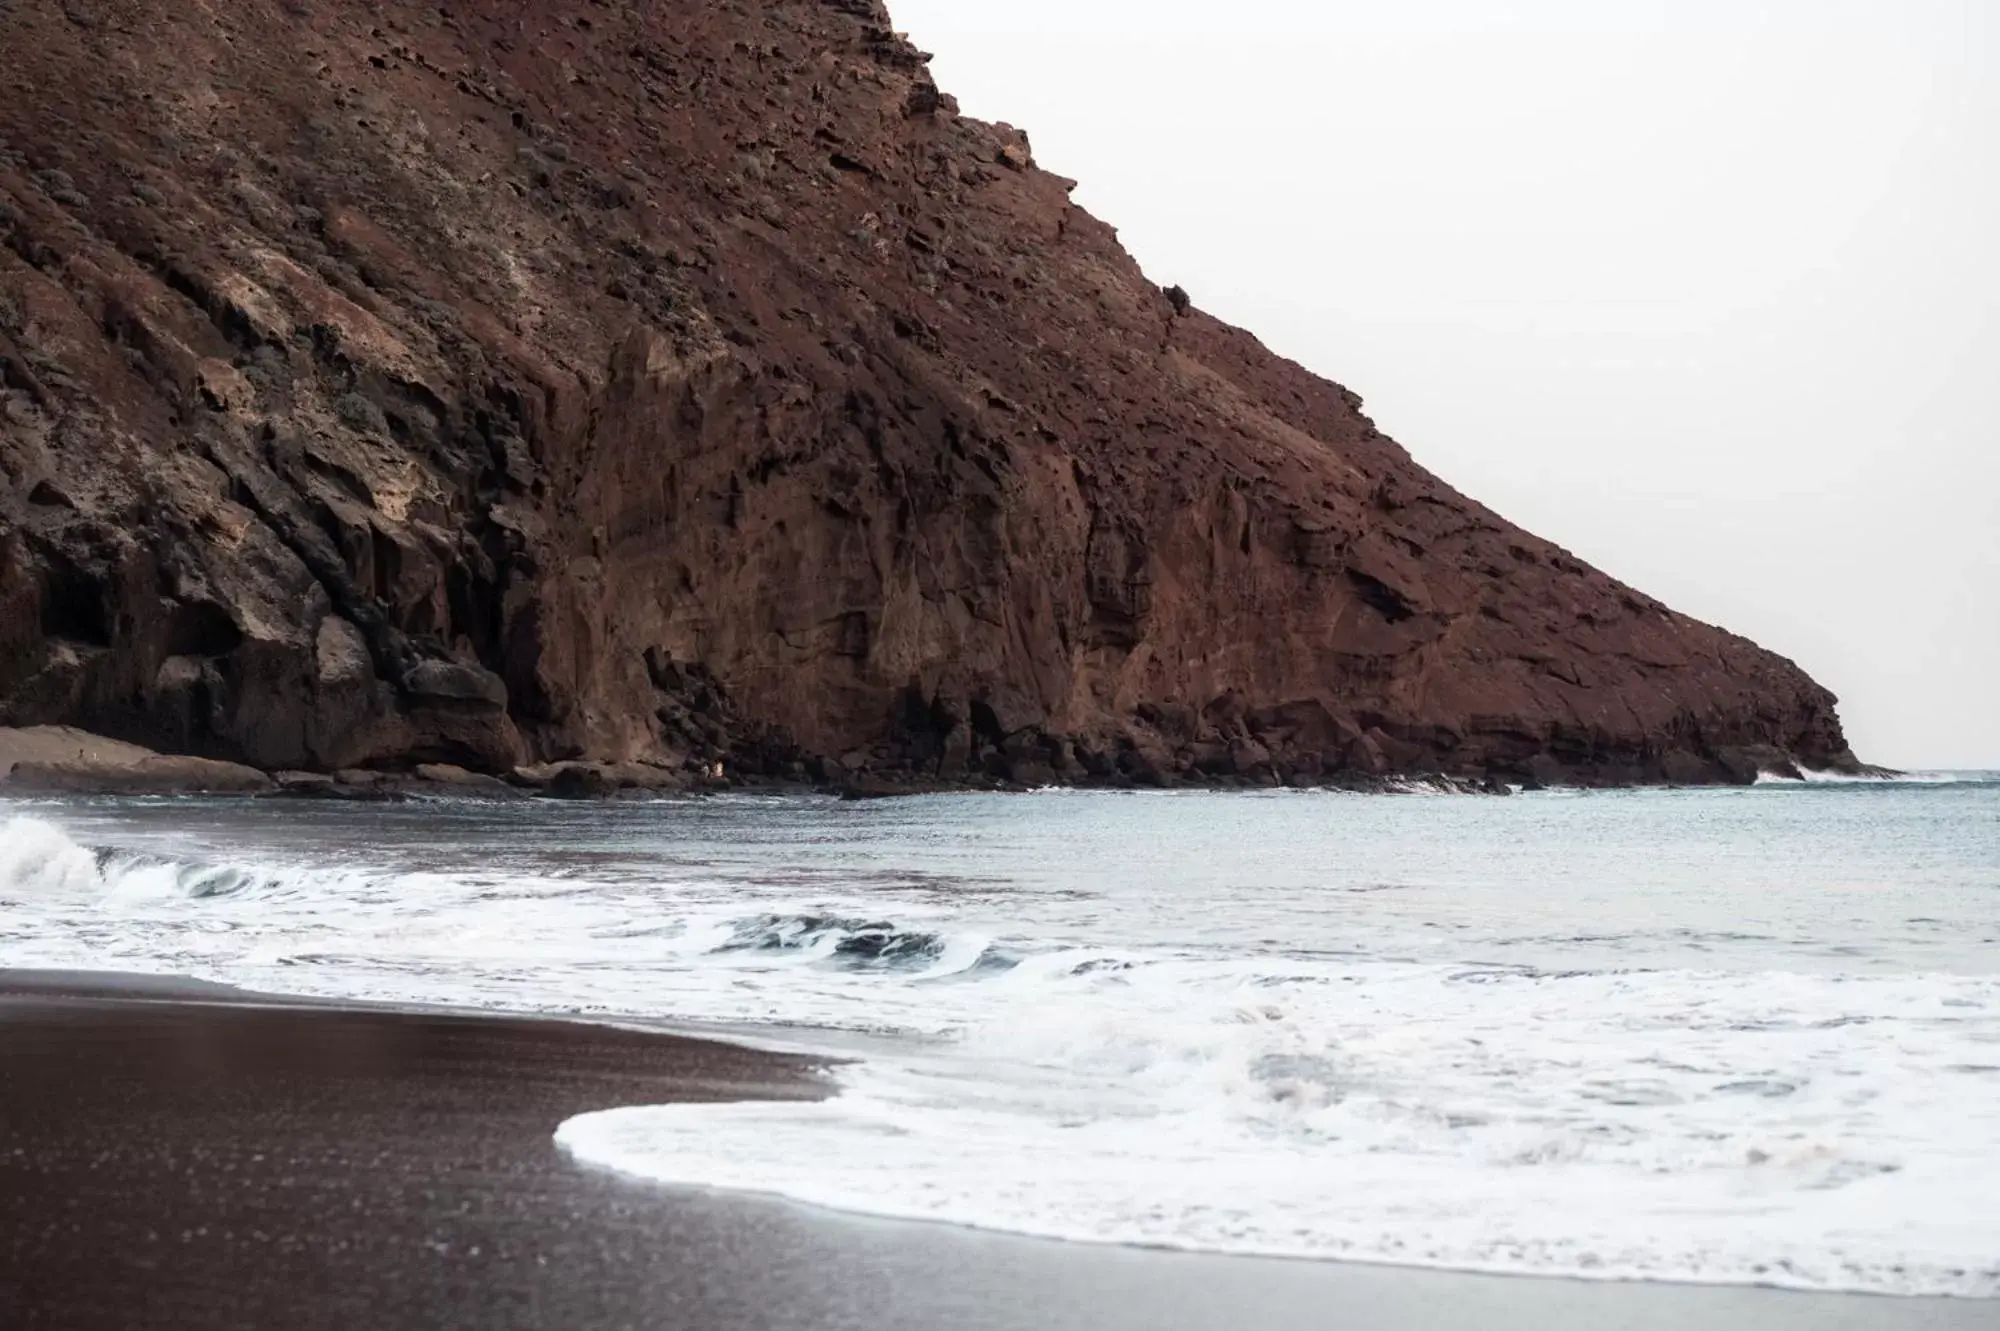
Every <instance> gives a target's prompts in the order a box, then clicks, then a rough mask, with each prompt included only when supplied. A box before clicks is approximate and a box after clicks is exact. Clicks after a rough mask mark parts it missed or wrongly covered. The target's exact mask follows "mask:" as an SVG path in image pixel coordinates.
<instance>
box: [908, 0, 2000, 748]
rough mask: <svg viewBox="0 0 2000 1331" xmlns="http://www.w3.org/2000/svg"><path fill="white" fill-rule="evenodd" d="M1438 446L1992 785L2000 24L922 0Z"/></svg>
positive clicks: (974, 94)
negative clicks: (1984, 772)
mask: <svg viewBox="0 0 2000 1331" xmlns="http://www.w3.org/2000/svg"><path fill="white" fill-rule="evenodd" d="M890 4H891V6H892V11H893V13H894V15H895V18H896V20H897V25H898V26H899V27H901V28H904V29H906V30H907V31H909V32H910V34H911V35H912V37H914V38H915V39H916V41H917V42H918V44H919V45H921V46H922V47H924V49H926V50H929V51H933V52H935V53H936V54H937V61H936V63H935V65H934V69H935V71H936V73H937V76H938V81H939V82H940V84H941V85H942V86H943V87H944V88H945V89H946V90H947V91H949V92H954V93H956V94H957V95H958V96H959V98H960V100H961V101H962V102H963V104H964V109H965V110H966V112H967V113H968V114H972V115H977V116H980V117H982V118H985V119H993V120H1007V121H1010V122H1011V123H1013V124H1015V125H1018V126H1020V127H1022V128H1024V129H1026V130H1027V131H1028V132H1029V134H1030V135H1031V136H1032V138H1033V140H1034V144H1035V151H1036V156H1037V158H1038V159H1039V160H1040V161H1041V163H1042V164H1043V165H1044V166H1047V167H1048V168H1050V169H1051V170H1054V171H1058V172H1061V173H1062V174H1065V175H1069V176H1075V177H1077V178H1079V179H1080V180H1081V181H1082V182H1083V185H1082V188H1081V189H1079V190H1078V192H1077V198H1078V200H1079V202H1081V203H1083V204H1084V205H1085V206H1087V207H1089V208H1090V209H1091V210H1092V211H1093V212H1095V213H1097V214H1098V215H1099V216H1101V217H1103V218H1105V219H1106V220H1107V221H1110V222H1111V223H1112V224H1114V225H1116V226H1117V227H1119V228H1120V233H1121V235H1122V237H1123V239H1124V241H1125V243H1126V245H1127V247H1128V248H1129V249H1130V250H1131V251H1132V252H1133V253H1134V254H1135V255H1136V256H1137V257H1138V259H1139V261H1140V262H1141V263H1142V264H1143V265H1144V266H1145V268H1146V270H1147V272H1148V274H1149V275H1150V276H1151V277H1153V278H1154V279H1155V280H1156V281H1159V282H1161V283H1163V284H1170V283H1175V282H1178V283H1180V284H1182V285H1183V286H1185V287H1187V288H1188V290H1189V291H1190V292H1191V293H1192V294H1193V296H1194V298H1195V300H1196V302H1197V303H1198V304H1200V305H1201V306H1202V307H1203V308H1205V309H1207V310H1209V311H1211V312H1213V313H1215V314H1217V315H1220V316H1221V317H1223V318H1226V319H1228V320H1230V321H1232V322H1235V323H1240V324H1242V325H1244V326H1246V327H1248V328H1250V329H1252V330H1253V331H1255V332H1256V333H1257V334H1258V335H1259V336H1261V337H1262V338H1263V339H1264V341H1265V342H1266V343H1268V344H1269V345H1270V346H1272V347H1273V348H1274V349H1276V350H1277V351H1279V352H1281V353H1283V354H1285V355H1288V356H1291V357H1293V358H1295V359H1297V360H1299V361H1302V362H1303V363H1304V364H1306V365H1307V366H1309V367H1310V368H1312V369H1314V370H1316V371H1318V372H1319V373H1321V374H1324V375H1327V376H1328V377H1330V378H1333V379H1337V380H1339V381H1340V382H1341V383H1344V384H1346V385H1347V386H1348V387H1350V388H1352V389H1354V390H1355V391H1356V392H1358V393H1360V394H1361V395H1362V396H1363V398H1365V399H1366V401H1367V404H1368V410H1369V412H1370V414H1371V415H1372V416H1374V418H1375V420H1376V422H1377V423H1378V424H1379V425H1381V426H1382V428H1383V429H1385V430H1386V431H1388V432H1389V433H1390V434H1392V435H1394V436H1396V437H1397V438H1398V439H1400V440H1401V441H1402V442H1403V443H1404V444H1405V445H1407V446H1408V447H1409V449H1410V450H1411V452H1412V453H1414V454H1415V455H1416V457H1417V458H1418V460H1419V461H1421V462H1423V463H1424V464H1425V465H1426V466H1428V467H1430V468H1431V469H1432V470H1433V471H1436V472H1437V473H1439V474H1440V475H1442V476H1443V477H1445V478H1446V479H1447V480H1449V481H1451V482H1452V483H1453V484H1455V485H1457V486H1458V487H1459V488H1460V489H1463V490H1465V491H1466V492H1467V493H1469V494H1471V495H1473V496H1474V497H1476V498H1478V499H1480V500H1481V501H1483V502H1485V503H1487V504H1489V505H1491V506H1492V507H1493V508H1495V509H1497V510H1499V511H1500V512H1501V513H1503V514H1505V515H1506V516H1507V517H1509V518H1511V519H1513V520H1515V521H1517V522H1519V523H1521V524H1522V525H1524V526H1527V527H1529V528H1531V529H1532V530H1534V531H1536V532H1538V533H1540V534H1541V535H1543V536H1546V537H1548V538H1549V539H1551V540H1554V541H1557V542H1559V543H1561V544H1563V545H1566V546H1568V547H1569V548H1570V549H1572V550H1574V551H1575V552H1577V553H1578V554H1580V555H1582V556H1583V557H1584V558H1586V559H1589V560H1590V561H1592V562H1593V563H1595V564H1597V565H1599V566H1600V567H1602V568H1604V569H1606V570H1607V571H1609V572H1611V573H1612V574H1614V575H1616V576H1618V577H1620V578H1623V579H1625V580H1626V581H1629V582H1631V583H1634V584H1636V585H1637V586H1639V587H1642V588H1644V589H1645V590H1647V591H1648V592H1651V593H1653V594H1655V595H1657V596H1659V597H1661V598H1662V599H1664V600H1666V601H1668V602H1669V603H1670V604H1672V605H1674V606H1675V607H1676V608H1678V609H1681V610H1684V611H1686V612H1688V613H1690V614H1693V615H1697V616H1700V617H1702V618H1705V619H1709V620H1712V621H1715V622H1718V623H1721V624H1723V625H1725V626H1727V627H1729V628H1732V629H1734V630H1736V631H1737V632H1740V633H1744V634H1747V635H1748V636H1750V637H1753V638H1755V639H1757V640H1758V641H1760V642H1762V643H1764V644H1765V645H1766V646H1769V647H1772V648H1775V649H1776V650H1778V651H1781V652H1784V653H1785V654H1787V655H1789V656H1792V657H1794V658H1796V659H1797V660H1798V661H1799V662H1800V663H1801V664H1802V665H1804V666H1805V667H1806V668H1807V669H1808V670H1809V671H1811V672H1812V673H1813V674H1814V675H1815V676H1816V677H1817V678H1819V679H1820V680H1821V681H1822V682H1823V683H1825V684H1827V685H1828V686H1829V687H1830V688H1832V689H1833V690H1834V691H1835V692H1836V693H1838V694H1839V695H1840V696H1841V699H1842V706H1841V714H1842V716H1843V718H1844V719H1845V721H1846V722H1847V727H1848V734H1849V736H1850V737H1851V738H1852V739H1853V741H1854V744H1855V748H1856V750H1857V751H1858V752H1859V753H1860V754H1861V756H1862V757H1863V758H1864V759H1868V760H1870V761H1875V762H1884V763H1891V764H1896V765H1902V766H1923V767H1932V766H1984V767H2000V685H1997V684H1996V680H2000V89H1996V75H2000V59H1996V54H2000V0H1517V2H1508V0H1372V2H1370V3H1362V2H1361V0H1232V2H1231V3H1227V4H1223V3H1216V2H1215V0H1209V2H1207V3H1192V2H1191V0H1005V2H1004V3H1002V2H1001V0H890Z"/></svg>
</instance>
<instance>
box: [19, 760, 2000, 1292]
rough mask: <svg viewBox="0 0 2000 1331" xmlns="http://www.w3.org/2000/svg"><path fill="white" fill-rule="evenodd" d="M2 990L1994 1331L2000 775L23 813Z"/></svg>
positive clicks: (826, 1167) (689, 1123)
mask: <svg viewBox="0 0 2000 1331" xmlns="http://www.w3.org/2000/svg"><path fill="white" fill-rule="evenodd" d="M0 965H4V966H15V967H82V968H93V969H115V970H131V971H146V972H159V973H171V974H176V975H191V976H196V977H200V978H205V979H212V980H221V981H226V982H232V983H236V984H241V985H246V986H250V987H253V988H258V989H265V990H275V991H282V992H291V993H300V994H315V995H337V996H347V997H359V998H371V999H391V1000H402V1001H413V1002H420V1003H436V1004H449V1005H456V1006H473V1007H491V1008H499V1009H507V1010H511V1011H536V1012H554V1013H565V1014H580V1015H584V1016H587V1017H591V1018H594V1019H599V1020H609V1021H618V1022H625V1023H637V1024H645V1025H665V1026H671V1027H675V1028H681V1029H690V1028H692V1029H696V1030H703V1031H711V1032H721V1033H724V1034H726V1035H730V1036H733V1037H736V1038H741V1039H748V1040H751V1041H753V1042H758V1043H763V1044H768V1045H773V1046H777V1047H783V1048H791V1049H807V1050H813V1051H819V1052H824V1053H829V1054H834V1055H839V1056H841V1057H843V1058H845V1059H847V1060H849V1061H847V1062H844V1063H842V1064H841V1065H840V1066H839V1067H838V1068H837V1069H836V1071H835V1074H834V1075H835V1080H836V1081H837V1083H838V1086H839V1088H840V1091H839V1094H837V1095H836V1096H834V1097H833V1098H831V1099H829V1100H827V1101H825V1102H823V1103H818V1104H804V1105H798V1104H786V1105H706V1106H621V1105H606V1106H604V1107H603V1108H602V1110H601V1111H598V1112H594V1113H590V1114H586V1115H583V1116H580V1117H578V1118H575V1119H572V1120H570V1121H569V1122H567V1123H565V1124H563V1125H562V1127H561V1129H560V1130H559V1132H558V1134H557V1140H558V1142H559V1143H560V1144H561V1146H562V1147H563V1148H564V1149H566V1150H568V1151H569V1152H571V1153H572V1154H573V1155H574V1156H575V1157H577V1158H578V1159H579V1160H581V1161H585V1162H588V1163H590V1164H593V1165H598V1166H604V1167H609V1168H612V1169H616V1170H621V1171H625V1172H627V1173H630V1174H634V1175H637V1176H640V1177H644V1178H648V1179H656V1180H659V1181H661V1182H663V1183H668V1184H673V1185H684V1186H695V1187H715V1188H732V1189H751V1190H757V1191H763V1192H770V1193H778V1194H783V1195H786V1196H789V1197H792V1198H795V1199H798V1200H800V1201H803V1202H807V1203H812V1204H817V1205H821V1206H826V1207H832V1208H841V1209H847V1210H853V1211H862V1212H868V1213H873V1214H878V1215H887V1216H899V1217H912V1218H920V1219H928V1220H937V1221H944V1222H951V1223H956V1224H964V1225H977V1226H983V1227H989V1228H995V1229H1003V1230H1012V1231H1019V1232H1023V1233H1030V1234H1040V1235H1047V1236H1051V1237H1059V1238H1065V1239H1073V1240H1082V1241H1098V1242H1121V1243H1141V1244H1153V1245H1163V1246H1174V1247H1183V1248H1191V1249H1208V1250H1219V1251H1231V1252H1254V1253H1265V1254H1278V1255H1287V1256H1294V1257H1302V1258H1348V1259H1358V1260H1369V1261H1382V1262H1395V1263H1411V1264H1420V1265H1433V1266H1446V1267H1458V1268H1466V1269H1474V1270H1486V1271H1507V1272H1524V1273H1542V1274H1562V1275H1573V1276H1585V1277H1598V1278H1623V1279H1662V1280H1686V1281H1712V1282H1742V1283H1762V1284H1776V1285H1785V1286H1795V1287H1801V1288H1814V1289H1842V1290H1865V1291H1872V1292H1878V1293H1889V1294H1953V1295H1961V1296H1970V1297H1987V1298H1996V1297H2000V780H1996V779H1991V778H1981V777H1976V776H1975V777H1963V778H1945V777H1940V778H1936V779H1932V780H1928V781H1922V782H1896V783H1886V782H1865V783H1814V784H1804V785H1801V784H1796V783H1775V784H1766V785H1763V786H1759V787H1756V788H1754V789H1749V790H1704V791H1634V792H1616V793H1591V794H1580V793H1565V792H1546V793H1539V794H1533V795H1524V796H1520V797H1517V798H1514V799H1504V800H1503V799H1486V798H1468V797H1432V798H1424V797H1418V796H1356V795H1342V794H1329V793H1302V792H1285V793H1271V794H1197V793H1146V794H1113V793H1089V794H1083V793H1061V792H1046V793H1041V794H1035V795H1022V796H969V795H968V796H945V797H936V798H922V799H910V800H900V801H890V802H881V803H841V802H838V801H833V800H824V799H816V798H783V799H778V798H752V797H743V798H733V797H732V798H721V799H711V800H700V801H666V802H660V803H652V804H614V805H564V804H543V803H521V804H506V805H481V804H476V803H450V802H437V803H415V804H407V805H392V806H355V805H338V804H306V803H254V804H252V803H232V802H199V801H175V800H159V801H71V802H49V803H14V804H9V805H0Z"/></svg>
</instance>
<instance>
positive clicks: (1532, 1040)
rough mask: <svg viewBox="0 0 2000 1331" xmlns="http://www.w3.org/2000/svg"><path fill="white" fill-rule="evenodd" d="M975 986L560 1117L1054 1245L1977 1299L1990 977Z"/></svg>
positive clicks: (1138, 979)
mask: <svg viewBox="0 0 2000 1331" xmlns="http://www.w3.org/2000/svg"><path fill="white" fill-rule="evenodd" d="M982 983H983V984H984V985H985V986H987V987H988V988H990V989H991V990H992V991H993V992H992V993H991V994H990V995H989V998H990V999H991V1000H992V1001H991V1003H990V1005H989V1008H990V1010H989V1015H988V1016H987V1017H986V1018H985V1019H984V1020H983V1021H980V1022H977V1023H975V1024H973V1025H972V1026H970V1027H969V1028H968V1029H966V1030H965V1031H964V1032H963V1033H962V1035H961V1036H960V1037H959V1039H958V1040H957V1041H956V1043H955V1044H953V1045H952V1046H951V1047H949V1048H946V1049H942V1050H930V1051H926V1052H920V1053H912V1054H906V1055H904V1056H902V1057H898V1058H879V1057H878V1058H876V1059H872V1060H870V1061H868V1062H865V1063H862V1064H859V1065H854V1066H851V1067H848V1068H844V1069H843V1070H842V1071H841V1073H840V1081H841V1083H842V1089H841V1093H840V1094H839V1095H838V1096H837V1097H835V1098H833V1099H831V1100H828V1101H826V1102H823V1103H819V1104H807V1105H796V1104H778V1105H669V1106H652V1107H632V1108H621V1109H611V1110H606V1111H601V1112H597V1113H591V1114H585V1115H581V1116H579V1117H577V1118H573V1119H571V1120H569V1121H568V1122H567V1123H565V1124H563V1125H562V1127H561V1129H560V1130H559V1132H558V1133H557V1140H558V1142H559V1143H560V1144H561V1145H562V1146H563V1147H564V1148H565V1149H566V1150H568V1151H569V1152H571V1153H572V1154H573V1155H574V1156H576V1157H577V1158H578V1159H580V1160H583V1161H587V1162H590V1163H593V1164H597V1165H600V1166H603V1167H607V1168H611V1169H614V1170H618V1171H622V1172H625V1173H629V1174H633V1175H637V1176H640V1177H644V1178H649V1179H654V1180H658V1181H661V1182H666V1183H673V1184H682V1185H692V1186H701V1187H718V1188H728V1189H738V1190H747V1191H755V1192H765V1193H774V1194H780V1195H784V1196H787V1197H791V1198H794V1199H796V1200H800V1201H804V1202H808V1203H812V1204H816V1205H822V1206H827V1207H832V1208H838V1209H846V1210H853V1211H859V1212H867V1213H872V1214H877V1215H885V1216H893V1217H901V1218H911V1219H923V1220H935V1221H945V1222H951V1223H956V1224H962V1225H970V1226H979V1227H984V1228H993V1229H1004V1230H1012V1231H1018V1232H1022V1233H1028V1234H1038V1235H1045V1236H1048V1237H1054V1238H1063V1239H1071V1240H1086V1241H1096V1242H1117V1243H1140V1244H1152V1245H1161V1246H1170V1247H1186V1248H1194V1249H1204V1250H1214V1251H1232V1252H1245V1253H1265V1254H1273V1255H1285V1256H1296V1257H1340V1258H1350V1259H1365V1260H1370V1261H1379V1262H1394V1263H1410V1264H1419V1265H1437V1266H1449V1267H1457V1268H1464V1269H1474V1270H1487V1271H1508V1272H1522V1273H1539V1274H1564V1275H1574V1276H1593V1277H1600V1278H1634V1279H1664V1280H1682V1281H1704V1282H1743V1283H1767V1284H1775V1285H1785V1286H1793V1287H1798V1288H1810V1289H1843V1290H1866V1291H1874V1292H1878V1293H1900V1294H1919V1293H1926V1294H1957V1295H1971V1296H2000V1221H1996V1220H1995V1219H1994V1218H1993V1211H1992V1198H1993V1197H1994V1196H1995V1195H2000V1151H1996V1148H1995V1143H1996V1142H2000V1067H1995V1066H1989V1065H1991V1064H1996V1063H2000V1043H1996V1040H2000V984H1996V983H1995V982H1993V981H1991V980H1967V979H1964V978H1961V977H1910V978H1907V979H1899V980H1883V981H1868V982H1858V983H1857V982H1841V981H1833V980H1806V979H1803V978H1801V977H1796V976H1787V975H1768V976H1717V975H1699V974H1686V973H1650V974H1625V975H1618V974H1609V975H1607V974H1594V975H1575V976H1543V975H1529V974H1518V973H1509V972H1490V973H1485V974H1481V973H1478V972H1471V971H1456V970H1441V969H1437V968H1428V967H1406V966H1389V967H1384V968H1381V969H1371V968H1367V967H1361V968H1349V969H1347V970H1345V971H1344V972H1338V971H1327V970H1317V969H1314V968H1300V967H1290V968H1277V969H1264V970H1252V969H1244V968H1240V967H1214V966H1208V965H1202V964H1194V963H1166V962H1160V963H1140V964H1138V965H1108V966H1105V967H1103V968H1094V967H1091V966H1090V965H1089V964H1088V959H1086V958H1081V957H1075V956H1071V957H1047V958H1042V959H1040V961H1039V964H1034V965H1028V964H1024V965H1022V966H1019V967H1016V968H1014V969H1013V970H1012V971H1010V972H1007V973H1006V974H1004V975H1000V976H995V977H993V978H991V979H988V980H985V981H983V982H982ZM1979 1060H1984V1062H1980V1061H1979Z"/></svg>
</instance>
